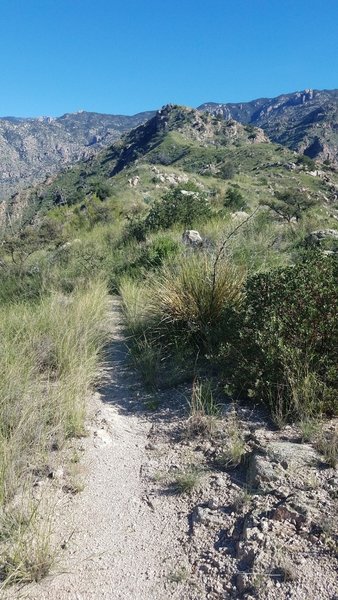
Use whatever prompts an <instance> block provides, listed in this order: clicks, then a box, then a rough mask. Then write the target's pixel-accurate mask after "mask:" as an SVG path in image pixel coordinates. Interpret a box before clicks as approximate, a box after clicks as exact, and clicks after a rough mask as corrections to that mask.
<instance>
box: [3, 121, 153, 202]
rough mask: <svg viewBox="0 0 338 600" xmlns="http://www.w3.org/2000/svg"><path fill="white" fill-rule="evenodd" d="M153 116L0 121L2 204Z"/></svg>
mask: <svg viewBox="0 0 338 600" xmlns="http://www.w3.org/2000/svg"><path fill="white" fill-rule="evenodd" d="M151 114H152V113H140V114H137V115H134V116H122V115H103V114H98V113H90V112H85V111H81V112H78V113H73V114H65V115H63V116H62V117H58V118H52V117H41V118H37V119H33V118H32V119H21V118H14V117H3V118H0V164H1V172H0V200H1V199H3V198H5V197H7V196H8V195H10V193H12V192H16V191H17V190H18V189H21V188H23V187H27V186H28V185H30V184H32V183H36V182H38V181H43V180H44V179H45V178H46V177H48V176H49V175H52V174H54V173H57V172H58V171H60V169H62V168H64V167H65V166H66V165H68V164H71V163H74V162H76V161H78V160H80V159H84V158H87V157H89V156H91V155H92V154H93V152H95V151H96V150H97V149H98V148H102V147H105V146H107V145H109V144H110V143H112V142H113V141H114V140H116V139H117V138H119V137H120V135H121V134H122V133H124V132H125V131H129V129H132V128H133V127H136V126H137V125H139V124H140V123H143V122H144V121H146V120H147V119H148V118H149V116H150V115H151Z"/></svg>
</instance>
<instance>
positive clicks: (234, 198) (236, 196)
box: [224, 187, 247, 210]
mask: <svg viewBox="0 0 338 600" xmlns="http://www.w3.org/2000/svg"><path fill="white" fill-rule="evenodd" d="M224 206H225V207H226V208H230V210H245V209H246V208H247V203H246V201H245V200H244V198H243V196H242V194H241V192H240V190H239V188H238V187H232V188H229V189H228V190H227V191H226V194H225V199H224Z"/></svg>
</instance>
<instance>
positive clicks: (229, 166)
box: [219, 161, 236, 179]
mask: <svg viewBox="0 0 338 600" xmlns="http://www.w3.org/2000/svg"><path fill="white" fill-rule="evenodd" d="M235 175H236V167H235V165H234V164H233V163H232V162H230V161H227V162H224V163H223V164H222V165H221V166H220V168H219V176H220V177H221V178H222V179H233V178H234V177H235Z"/></svg>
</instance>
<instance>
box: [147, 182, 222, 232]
mask: <svg viewBox="0 0 338 600" xmlns="http://www.w3.org/2000/svg"><path fill="white" fill-rule="evenodd" d="M210 216H211V209H210V206H209V202H208V198H207V195H206V194H205V193H204V192H202V191H201V190H200V189H199V188H197V186H195V185H194V184H192V183H186V184H185V185H184V187H183V186H177V187H173V188H172V189H171V190H170V191H169V192H167V193H166V194H164V196H162V198H161V199H160V200H156V201H155V203H154V204H153V206H152V207H151V209H150V211H149V214H148V216H147V218H146V221H145V224H146V227H147V229H149V230H153V231H156V230H158V229H169V227H171V226H172V225H174V224H175V223H179V224H181V225H183V227H184V228H185V229H187V228H192V227H193V226H194V224H195V223H196V221H200V220H203V219H207V218H208V217H210Z"/></svg>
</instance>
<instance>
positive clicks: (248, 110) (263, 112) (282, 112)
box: [199, 90, 338, 166]
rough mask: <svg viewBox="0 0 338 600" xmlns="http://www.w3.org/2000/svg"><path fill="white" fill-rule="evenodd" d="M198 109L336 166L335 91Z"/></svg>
mask: <svg viewBox="0 0 338 600" xmlns="http://www.w3.org/2000/svg"><path fill="white" fill-rule="evenodd" d="M199 109H200V110H206V111H208V112H211V113H213V114H218V115H221V116H223V117H224V118H226V119H229V118H233V119H236V120H237V121H240V122H242V123H248V124H251V125H255V126H256V127H261V128H262V129H264V131H265V132H266V133H267V135H268V136H269V138H270V139H271V140H272V141H274V142H277V143H279V144H283V145H285V146H288V147H289V148H291V149H293V150H296V151H297V152H300V153H303V154H305V155H307V156H309V157H310V158H314V159H319V160H321V161H324V160H326V161H329V162H330V163H331V164H332V165H334V166H338V90H323V91H318V90H304V91H302V92H296V93H293V94H283V95H282V96H278V97H277V98H272V99H271V98H260V99H258V100H253V101H252V102H245V103H243V104H216V103H214V102H207V103H206V104H202V106H200V107H199Z"/></svg>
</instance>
